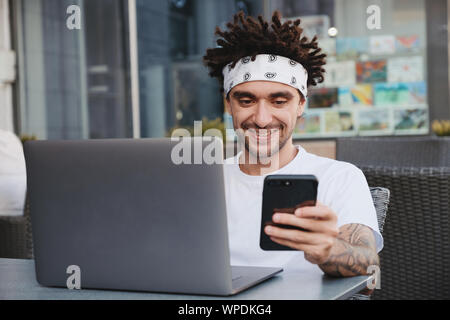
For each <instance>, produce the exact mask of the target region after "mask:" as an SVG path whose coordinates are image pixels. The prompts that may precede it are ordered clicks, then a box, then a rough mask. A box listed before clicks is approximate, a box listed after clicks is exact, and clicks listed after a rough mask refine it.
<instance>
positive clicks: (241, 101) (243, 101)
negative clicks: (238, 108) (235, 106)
mask: <svg viewBox="0 0 450 320" xmlns="http://www.w3.org/2000/svg"><path fill="white" fill-rule="evenodd" d="M252 102H253V100H250V99H241V100H239V103H240V104H243V105H249V104H251V103H252Z"/></svg>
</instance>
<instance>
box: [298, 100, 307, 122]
mask: <svg viewBox="0 0 450 320" xmlns="http://www.w3.org/2000/svg"><path fill="white" fill-rule="evenodd" d="M305 104H306V99H305V98H302V99H300V103H299V104H298V109H297V118H300V117H301V116H302V114H303V111H304V110H305Z"/></svg>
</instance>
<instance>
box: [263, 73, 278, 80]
mask: <svg viewBox="0 0 450 320" xmlns="http://www.w3.org/2000/svg"><path fill="white" fill-rule="evenodd" d="M276 76H277V74H276V73H275V72H267V73H266V74H265V75H264V77H266V78H267V79H273V78H275V77H276Z"/></svg>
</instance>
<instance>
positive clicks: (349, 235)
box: [319, 224, 380, 277]
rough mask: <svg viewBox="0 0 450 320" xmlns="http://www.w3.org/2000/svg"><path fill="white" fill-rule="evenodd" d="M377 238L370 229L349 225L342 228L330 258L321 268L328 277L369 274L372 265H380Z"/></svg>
mask: <svg viewBox="0 0 450 320" xmlns="http://www.w3.org/2000/svg"><path fill="white" fill-rule="evenodd" d="M379 263H380V262H379V258H378V254H377V252H376V244H375V238H374V235H373V232H372V230H370V228H368V227H366V226H364V225H360V224H348V225H345V226H343V227H342V228H341V230H340V232H339V236H338V238H337V241H336V244H335V246H334V247H333V248H332V249H331V253H330V257H329V258H328V261H327V262H326V263H324V264H321V265H319V267H320V268H321V269H322V270H323V271H324V272H325V273H327V274H328V275H331V276H336V277H348V276H355V275H365V274H367V268H368V267H369V266H370V265H379Z"/></svg>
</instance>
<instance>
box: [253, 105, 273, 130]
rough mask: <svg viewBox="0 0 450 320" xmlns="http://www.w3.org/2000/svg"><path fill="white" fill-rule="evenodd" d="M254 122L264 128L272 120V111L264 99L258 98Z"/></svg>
mask: <svg viewBox="0 0 450 320" xmlns="http://www.w3.org/2000/svg"><path fill="white" fill-rule="evenodd" d="M254 118H255V119H254V122H255V124H256V125H258V127H260V128H264V127H266V126H267V125H269V124H270V123H271V122H272V112H271V107H270V105H269V104H268V103H267V102H265V101H264V100H260V101H259V102H258V104H257V106H256V112H255V114H254Z"/></svg>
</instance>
